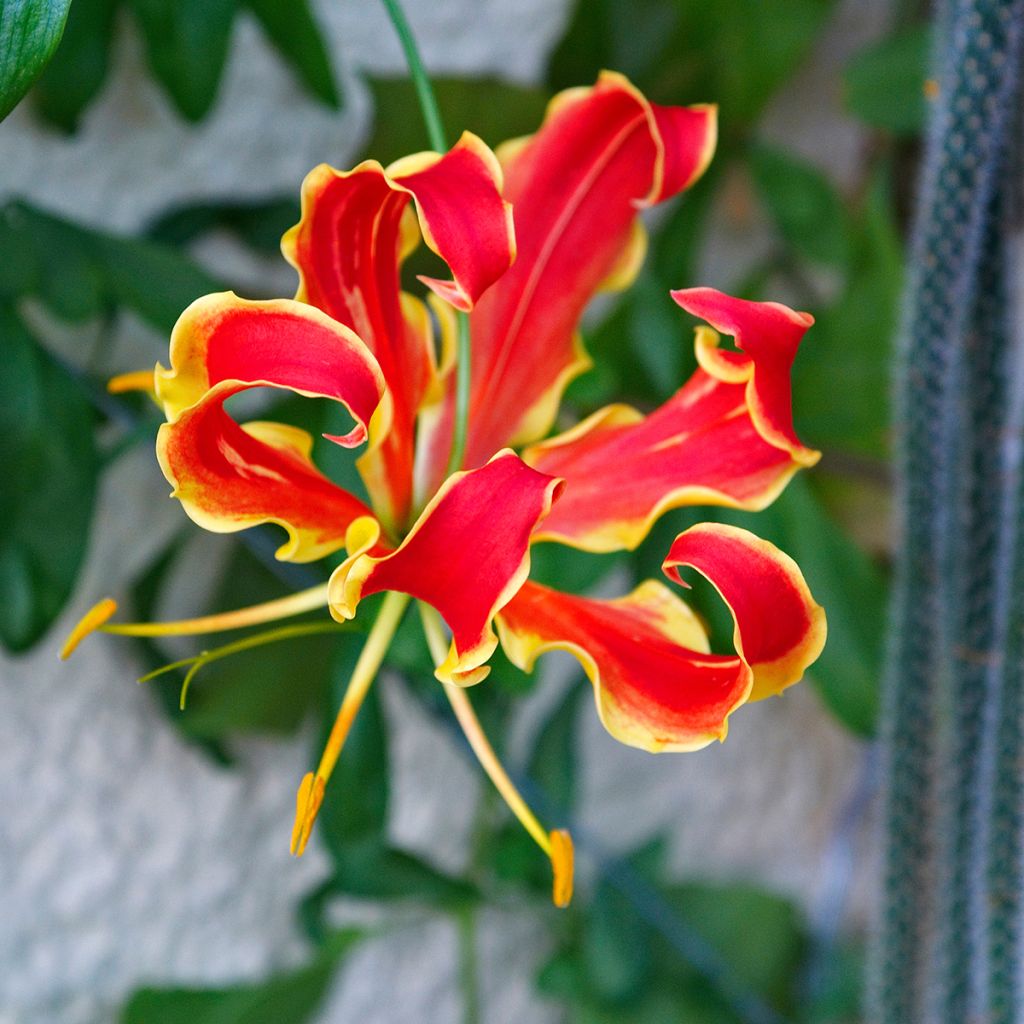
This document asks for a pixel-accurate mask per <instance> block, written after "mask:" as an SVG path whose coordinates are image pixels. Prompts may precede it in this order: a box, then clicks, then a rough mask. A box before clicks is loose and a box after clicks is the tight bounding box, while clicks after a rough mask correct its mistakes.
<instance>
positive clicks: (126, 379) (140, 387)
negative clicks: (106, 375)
mask: <svg viewBox="0 0 1024 1024" xmlns="http://www.w3.org/2000/svg"><path fill="white" fill-rule="evenodd" d="M107 391H109V392H110V393H111V394H112V395H123V394H125V393H126V392H128V391H148V392H149V393H150V394H155V390H154V386H153V371H152V370H133V371H132V372H131V373H119V374H118V375H117V376H116V377H111V378H110V380H108V381H107Z"/></svg>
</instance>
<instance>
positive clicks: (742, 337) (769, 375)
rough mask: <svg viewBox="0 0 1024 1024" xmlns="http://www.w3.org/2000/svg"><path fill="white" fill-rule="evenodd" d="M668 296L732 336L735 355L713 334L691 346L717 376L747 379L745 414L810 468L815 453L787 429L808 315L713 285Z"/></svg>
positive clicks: (772, 441)
mask: <svg viewBox="0 0 1024 1024" xmlns="http://www.w3.org/2000/svg"><path fill="white" fill-rule="evenodd" d="M672 298H673V299H675V300H676V302H678V303H679V305H680V306H682V307H683V309H685V310H686V311H687V312H688V313H692V314H693V315H694V316H699V317H701V319H703V320H707V322H708V323H709V324H711V326H712V327H714V328H715V330H717V331H721V332H722V333H723V334H730V335H732V336H734V337H735V339H736V345H737V347H738V348H739V349H740V350H741V351H740V352H738V353H737V352H731V351H726V350H722V349H719V348H718V347H717V338H716V337H715V336H713V335H710V334H708V335H705V336H704V338H705V343H704V344H698V346H697V358H698V359H699V360H700V363H701V365H702V366H703V367H704V368H705V369H706V370H708V371H709V372H710V373H713V374H715V376H718V377H721V378H722V379H726V380H733V381H737V382H739V381H743V382H747V401H748V404H749V406H750V415H751V416H752V417H753V419H754V422H755V423H756V424H757V429H758V430H759V431H760V433H761V434H762V436H763V437H764V438H765V440H766V441H768V442H769V443H770V444H773V445H775V446H776V447H778V448H782V449H784V450H786V451H788V452H789V453H790V454H791V455H792V456H793V458H794V459H795V460H796V461H797V462H799V463H800V464H801V465H804V466H813V465H814V463H816V462H817V461H818V459H819V458H820V453H819V452H816V451H814V450H813V449H811V448H807V447H805V446H804V445H803V444H802V443H801V441H800V439H799V438H798V437H797V436H796V431H795V430H794V429H793V401H792V397H793V396H792V387H791V385H790V370H791V369H792V366H793V360H794V359H795V358H796V353H797V349H798V348H799V346H800V341H801V339H802V338H803V336H804V334H806V333H807V329H808V328H809V327H810V326H811V325H812V324H813V323H814V317H812V316H811V315H810V313H797V312H796V311H794V310H792V309H790V308H789V307H788V306H783V305H782V304H781V303H778V302H748V301H747V300H746V299H735V298H733V297H732V296H731V295H725V294H724V293H722V292H719V291H716V290H715V289H714V288H684V289H682V290H680V291H674V292H672Z"/></svg>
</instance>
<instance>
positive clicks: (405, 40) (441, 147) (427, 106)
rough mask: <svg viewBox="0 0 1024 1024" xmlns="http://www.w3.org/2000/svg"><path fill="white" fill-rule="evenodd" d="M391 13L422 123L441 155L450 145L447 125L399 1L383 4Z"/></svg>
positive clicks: (388, 1)
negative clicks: (414, 88)
mask: <svg viewBox="0 0 1024 1024" xmlns="http://www.w3.org/2000/svg"><path fill="white" fill-rule="evenodd" d="M381 2H382V3H383V4H384V8H385V9H386V10H387V12H388V17H389V18H390V19H391V24H392V25H393V26H394V29H395V34H396V35H397V36H398V41H399V42H400V43H401V44H402V50H403V51H404V53H405V62H406V64H408V65H409V77H410V78H411V79H412V84H413V85H414V86H415V87H416V96H417V98H418V99H419V101H420V110H421V111H422V112H423V120H424V122H425V123H426V126H427V137H428V138H429V139H430V145H431V146H433V147H434V149H436V150H437V151H438V152H439V153H443V152H444V151H445V150H446V149H447V148H448V142H447V140H446V138H445V134H444V121H442V120H441V111H440V110H439V109H438V106H437V97H436V96H435V95H434V87H433V86H432V85H431V84H430V78H429V76H428V75H427V70H426V68H424V66H423V61H422V60H421V58H420V51H419V50H418V49H417V47H416V39H415V38H414V37H413V34H412V29H411V28H410V27H409V22H408V21H406V18H405V12H404V11H403V10H402V5H401V4H400V3H399V2H398V0H381Z"/></svg>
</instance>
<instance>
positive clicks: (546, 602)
mask: <svg viewBox="0 0 1024 1024" xmlns="http://www.w3.org/2000/svg"><path fill="white" fill-rule="evenodd" d="M497 624H498V634H499V636H500V637H501V645H502V647H503V649H504V650H505V653H506V654H507V655H508V656H509V658H510V659H511V661H512V662H513V663H514V664H516V665H518V666H519V667H520V668H522V669H523V670H524V671H527V672H528V671H530V670H531V668H532V667H533V664H534V662H535V661H536V660H537V658H538V657H539V656H540V655H541V654H543V653H544V652H545V651H550V650H566V651H569V652H570V653H571V654H573V655H575V657H576V658H578V659H579V661H580V663H581V664H582V665H583V668H584V670H585V671H586V673H587V676H588V677H589V678H590V681H591V683H593V686H594V697H595V700H596V702H597V711H598V714H599V715H600V716H601V721H602V722H603V723H604V726H605V728H606V729H607V730H608V731H609V732H610V733H611V734H612V736H614V737H615V738H616V739H617V740H620V741H621V742H622V743H625V744H628V745H629V746H631V747H639V748H640V749H641V750H649V751H652V752H657V751H662V750H699V749H700V748H701V747H705V746H707V745H708V744H709V743H711V742H712V741H713V740H716V739H723V738H724V737H725V733H726V729H727V719H728V717H729V715H730V714H731V713H732V712H733V711H734V710H735V709H736V708H737V707H739V706H740V705H741V704H743V703H744V702H745V701H746V699H747V696H748V694H749V692H750V685H751V672H750V669H749V668H748V666H747V665H746V664H744V662H743V660H742V659H741V658H737V657H727V656H722V655H717V654H708V653H707V651H708V645H707V635H706V634H705V633H704V630H703V628H702V627H701V625H700V623H699V622H698V621H697V617H696V616H695V615H694V614H693V612H692V611H690V609H689V608H687V606H686V605H685V604H683V602H682V601H680V600H679V599H678V598H677V597H676V596H675V595H674V594H673V593H671V591H669V590H668V588H667V587H665V586H664V585H663V584H661V583H658V582H656V581H654V580H647V581H646V582H645V583H642V584H641V585H640V586H639V587H637V589H636V590H634V591H633V592H632V593H631V594H629V595H628V596H626V597H620V598H618V599H616V600H612V601H598V600H593V599H591V598H586V597H577V596H575V595H573V594H563V593H559V592H558V591H556V590H549V589H548V588H546V587H542V586H539V585H538V584H536V583H530V582H527V583H525V584H524V585H523V587H522V589H521V590H520V591H519V593H517V594H516V596H515V597H514V598H513V599H512V600H511V601H510V602H509V603H508V605H506V606H505V608H503V609H502V611H501V614H500V615H499V616H498V619H497Z"/></svg>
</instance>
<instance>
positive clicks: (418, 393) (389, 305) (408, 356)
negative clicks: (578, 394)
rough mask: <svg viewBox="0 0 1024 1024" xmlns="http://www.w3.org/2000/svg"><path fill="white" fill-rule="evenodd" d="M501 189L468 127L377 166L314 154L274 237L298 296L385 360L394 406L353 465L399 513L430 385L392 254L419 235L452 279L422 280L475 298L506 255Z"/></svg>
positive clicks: (429, 351) (421, 334)
mask: <svg viewBox="0 0 1024 1024" xmlns="http://www.w3.org/2000/svg"><path fill="white" fill-rule="evenodd" d="M501 191H502V175H501V169H500V167H499V166H498V163H497V160H496V158H495V157H494V154H493V153H491V151H490V150H489V149H488V148H487V147H486V146H485V145H484V143H483V142H481V141H480V139H478V138H477V137H476V136H475V135H471V134H469V133H466V134H464V135H463V137H462V138H461V139H460V140H459V142H458V143H457V144H456V145H455V146H454V147H453V148H452V149H451V150H450V151H449V152H448V153H446V154H444V155H440V154H437V153H419V154H416V155H414V156H411V157H406V158H405V159H403V160H400V161H398V162H397V163H395V164H392V165H391V166H390V167H388V168H386V169H385V168H383V167H382V166H381V165H380V164H379V163H377V162H376V161H373V160H368V161H365V162H363V163H361V164H359V166H357V167H356V168H354V169H353V170H351V171H336V170H334V169H333V168H331V167H328V166H327V165H326V164H321V165H320V166H319V167H316V168H314V169H313V170H312V171H311V172H310V173H309V174H308V175H307V176H306V180H305V181H304V182H303V186H302V219H301V220H300V222H299V223H298V224H297V225H296V226H295V227H294V228H292V229H291V230H290V231H289V232H288V233H287V234H286V235H285V237H284V239H283V240H282V243H281V246H282V250H283V252H284V255H285V257H286V258H287V259H288V261H289V262H290V263H291V264H292V265H293V266H294V267H295V268H296V269H297V270H298V272H299V289H298V292H297V294H296V298H298V299H300V300H302V301H304V302H308V303H311V304H312V305H314V306H316V307H318V308H319V309H322V310H323V311H325V312H326V313H328V314H330V316H332V317H333V318H334V319H335V320H338V321H339V322H340V323H343V324H345V325H346V326H348V327H350V328H352V329H353V330H354V331H356V333H357V334H358V335H359V336H360V337H361V338H362V339H363V340H364V341H365V342H366V344H367V345H368V346H369V348H370V350H371V351H372V352H373V353H374V355H375V356H376V357H377V360H378V362H379V363H380V366H381V369H382V370H383V373H384V377H385V380H386V381H387V383H388V388H389V390H390V392H391V396H392V405H393V408H392V417H391V421H390V424H389V428H388V430H387V432H386V436H385V437H383V438H382V440H381V442H380V445H377V446H374V449H373V450H372V451H371V452H368V453H367V456H366V457H365V458H364V460H363V462H362V464H361V468H362V469H363V471H364V474H365V478H366V480H367V484H368V486H371V487H372V488H373V489H374V494H375V500H376V501H377V503H378V505H379V506H380V507H381V511H382V513H383V514H385V515H386V517H387V518H388V519H390V520H391V521H393V522H394V523H396V524H401V523H403V522H404V521H405V519H406V517H407V515H408V513H409V508H410V502H411V488H412V471H413V440H414V424H415V416H416V412H417V411H418V409H419V407H420V405H421V404H422V403H423V401H424V400H425V398H426V396H427V395H428V393H429V392H430V391H431V389H432V387H433V384H434V365H433V362H434V360H433V342H432V339H431V332H430V327H429V321H428V320H427V319H426V317H425V315H424V310H423V306H422V303H419V302H418V301H414V300H412V299H411V297H410V296H407V295H403V294H402V293H401V289H400V282H399V265H400V262H401V260H402V259H403V258H404V256H405V255H407V254H408V252H409V251H410V249H411V248H413V247H414V245H415V242H416V241H418V238H419V236H420V234H422V237H423V238H424V240H425V241H426V242H427V245H428V246H429V247H430V248H431V249H432V250H433V251H434V252H436V253H437V254H438V255H440V256H441V258H442V259H444V260H445V262H446V263H447V264H448V266H449V269H450V270H451V271H452V280H451V281H441V280H437V279H433V278H431V279H425V283H426V284H427V285H428V286H429V287H430V288H432V289H433V290H434V291H435V292H436V293H437V294H439V295H441V296H442V297H443V298H445V299H446V300H447V301H449V302H451V303H452V304H453V305H455V306H457V307H458V308H459V309H463V310H468V309H470V308H472V306H473V304H474V303H475V302H476V301H477V299H479V297H480V296H481V295H482V294H483V292H484V291H486V289H487V288H488V287H490V285H491V284H493V283H494V281H495V280H497V278H498V277H500V276H501V275H502V274H503V273H504V272H505V271H506V270H507V269H508V267H509V265H510V264H511V263H512V260H513V259H514V257H515V241H514V235H513V231H512V222H511V212H510V209H509V206H508V204H507V203H506V202H505V201H504V199H503V198H502V195H501ZM411 199H413V200H415V210H416V215H417V216H418V221H419V226H418V229H417V227H416V219H415V218H414V217H412V215H411V214H410V207H409V202H410V200H411Z"/></svg>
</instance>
